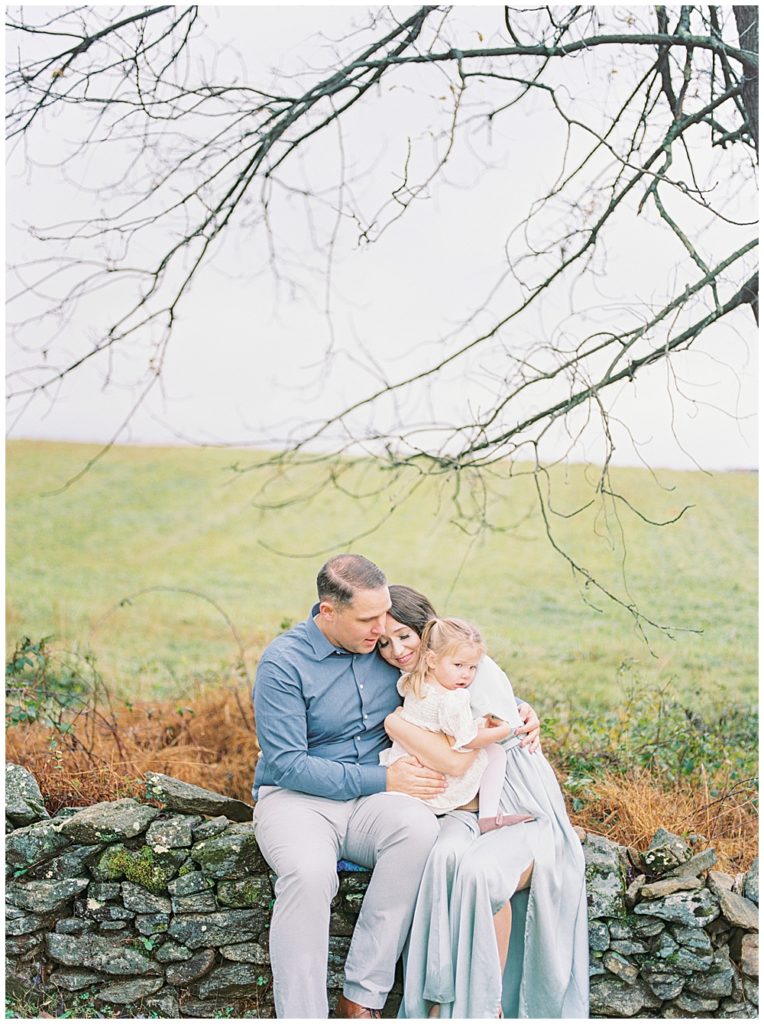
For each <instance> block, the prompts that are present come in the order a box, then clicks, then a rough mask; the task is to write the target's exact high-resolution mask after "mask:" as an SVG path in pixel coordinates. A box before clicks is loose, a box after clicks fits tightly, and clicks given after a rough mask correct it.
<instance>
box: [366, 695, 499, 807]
mask: <svg viewBox="0 0 764 1024" xmlns="http://www.w3.org/2000/svg"><path fill="white" fill-rule="evenodd" d="M404 679H405V676H401V678H400V679H399V680H398V692H399V693H401V694H403V692H404V691H403V687H402V684H403V681H404ZM401 715H402V716H403V718H404V720H405V721H406V722H411V724H412V725H418V726H420V727H421V728H422V729H427V730H428V732H444V733H447V735H449V736H453V737H454V741H455V742H454V746H453V749H454V750H457V751H459V752H460V753H464V754H467V753H470V751H468V750H465V749H464V748H465V745H466V744H467V743H471V742H472V740H474V738H475V736H476V735H477V731H478V729H479V728H480V727H481V726H483V725H484V720H483V719H482V718H475V717H474V714H473V712H472V709H471V707H470V695H469V691H468V690H444V689H443V688H442V687H440V686H432V685H431V684H430V683H425V684H424V685H423V687H422V697H421V698H420V697H415V696H414V694H413V693H407V694H406V696H405V698H404V701H403V710H402V711H401ZM408 756H409V754H408V751H406V750H404V749H403V747H402V746H400V744H399V743H393V745H392V747H390V749H389V750H384V751H382V753H381V754H380V755H379V763H380V764H381V765H384V767H386V768H388V767H389V766H390V765H391V764H393V762H395V761H397V760H398V759H399V758H401V757H408ZM487 763H488V755H487V754H486V752H485V750H480V751H478V755H477V757H476V758H475V760H474V762H473V763H472V765H471V766H470V767H469V768H468V769H467V771H466V772H465V773H464V775H460V776H456V775H447V776H446V783H447V785H446V789H445V790H444V792H443V793H441V794H440V796H436V797H433V798H432V799H430V800H424V801H423V803H426V804H427V806H428V807H429V808H430V810H432V811H434V812H435V813H436V814H445V813H446V811H453V810H454V809H455V808H456V807H462V806H463V805H464V804H466V803H469V801H470V800H471V799H472V798H473V797H474V796H475V794H476V793H477V791H478V789H479V788H480V779H481V778H482V776H483V772H484V771H485V767H486V764H487Z"/></svg>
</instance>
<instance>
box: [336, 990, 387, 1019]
mask: <svg viewBox="0 0 764 1024" xmlns="http://www.w3.org/2000/svg"><path fill="white" fill-rule="evenodd" d="M334 1016H335V1017H337V1018H338V1019H339V1020H356V1019H357V1018H362V1017H365V1018H368V1019H372V1018H373V1019H378V1018H380V1017H381V1016H382V1011H381V1010H370V1009H369V1008H368V1007H367V1006H361V1004H360V1003H354V1002H353V1000H352V999H348V998H347V997H346V996H345V995H344V994H343V995H341V996H340V997H339V999H338V1000H337V1005H336V1006H335V1007H334Z"/></svg>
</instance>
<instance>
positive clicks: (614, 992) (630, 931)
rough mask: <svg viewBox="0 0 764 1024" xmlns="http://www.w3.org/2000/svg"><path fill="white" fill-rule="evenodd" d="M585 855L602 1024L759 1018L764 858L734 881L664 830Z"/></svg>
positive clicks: (594, 986) (587, 846)
mask: <svg viewBox="0 0 764 1024" xmlns="http://www.w3.org/2000/svg"><path fill="white" fill-rule="evenodd" d="M584 854H585V857H586V875H587V895H588V903H589V946H590V975H591V1016H592V1017H653V1018H655V1017H660V1018H690V1017H734V1018H755V1017H758V902H759V887H758V859H757V860H756V861H755V862H754V864H753V866H752V867H751V869H750V870H749V871H748V872H747V873H745V874H741V875H738V876H737V877H734V878H733V877H732V876H731V875H727V874H724V873H722V872H719V871H714V870H712V868H713V866H714V864H715V863H716V853H715V852H714V850H713V849H710V848H709V849H704V850H702V851H699V852H693V849H692V847H691V846H690V845H689V844H688V843H686V842H685V841H684V840H683V839H681V838H680V837H679V836H676V835H673V834H672V833H670V832H667V831H665V830H664V829H659V830H658V832H656V834H655V836H654V837H653V839H652V841H651V843H650V846H649V848H648V850H647V851H646V852H645V853H640V852H639V851H637V850H634V849H631V848H629V849H627V848H625V847H620V846H616V845H614V844H613V843H611V842H609V841H608V840H607V839H605V838H603V837H602V836H596V835H592V834H589V835H587V836H586V839H585V841H584Z"/></svg>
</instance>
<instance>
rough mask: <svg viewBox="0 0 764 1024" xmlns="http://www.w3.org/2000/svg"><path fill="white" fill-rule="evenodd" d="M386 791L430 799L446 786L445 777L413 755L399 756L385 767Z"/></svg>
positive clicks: (441, 791)
mask: <svg viewBox="0 0 764 1024" xmlns="http://www.w3.org/2000/svg"><path fill="white" fill-rule="evenodd" d="M386 788H387V792H388V793H407V794H408V795H409V796H418V797H419V799H420V800H431V799H432V798H433V797H434V796H439V795H440V794H441V793H443V792H444V790H445V788H446V777H445V775H441V773H440V772H435V771H433V770H432V768H425V766H424V765H423V764H421V763H420V762H419V761H417V759H416V758H415V757H401V758H399V759H398V760H397V761H395V762H394V763H393V764H391V765H390V767H389V768H388V769H387V787H386Z"/></svg>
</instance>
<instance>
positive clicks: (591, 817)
mask: <svg viewBox="0 0 764 1024" xmlns="http://www.w3.org/2000/svg"><path fill="white" fill-rule="evenodd" d="M714 793H716V794H717V795H714ZM756 795H757V794H756V787H755V780H753V779H746V780H744V781H742V782H735V783H727V784H724V783H719V782H718V781H717V783H716V785H713V784H712V783H711V781H710V780H708V779H707V778H705V776H704V777H703V783H702V784H701V785H700V786H698V785H697V783H694V782H691V781H690V780H682V781H681V782H676V783H671V784H670V785H668V786H667V785H666V784H665V782H664V781H663V780H662V779H661V777H660V775H658V774H657V773H655V772H650V771H648V770H646V769H644V770H641V771H637V770H634V771H632V772H630V773H629V774H627V775H622V774H616V773H605V774H603V775H602V776H601V777H600V778H598V779H596V780H595V781H594V782H593V783H592V785H591V788H590V790H589V793H588V794H587V799H586V805H585V807H584V808H583V809H582V810H581V811H580V812H578V813H574V814H572V815H571V817H572V819H573V821H574V822H575V824H577V825H580V826H581V827H582V828H585V829H586V830H587V831H590V832H598V833H600V834H601V835H606V836H608V838H610V839H613V840H614V841H615V842H618V843H622V844H623V845H624V846H634V847H636V848H637V849H640V850H644V849H645V848H646V847H647V844H648V843H649V841H650V839H652V837H653V836H654V835H655V833H656V831H657V830H658V828H660V827H663V828H666V829H668V830H669V831H670V832H676V833H677V834H679V835H692V834H695V835H697V836H700V837H702V838H701V839H700V840H699V849H705V847H706V846H713V847H714V849H715V850H716V853H717V856H718V858H719V860H718V863H717V865H716V867H717V869H718V870H721V871H729V872H732V873H733V874H734V873H735V872H737V871H743V870H746V869H747V868H748V867H750V865H751V862H752V861H753V859H754V858H755V857H756V856H757V855H758V815H757V807H756ZM706 840H707V842H706Z"/></svg>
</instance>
